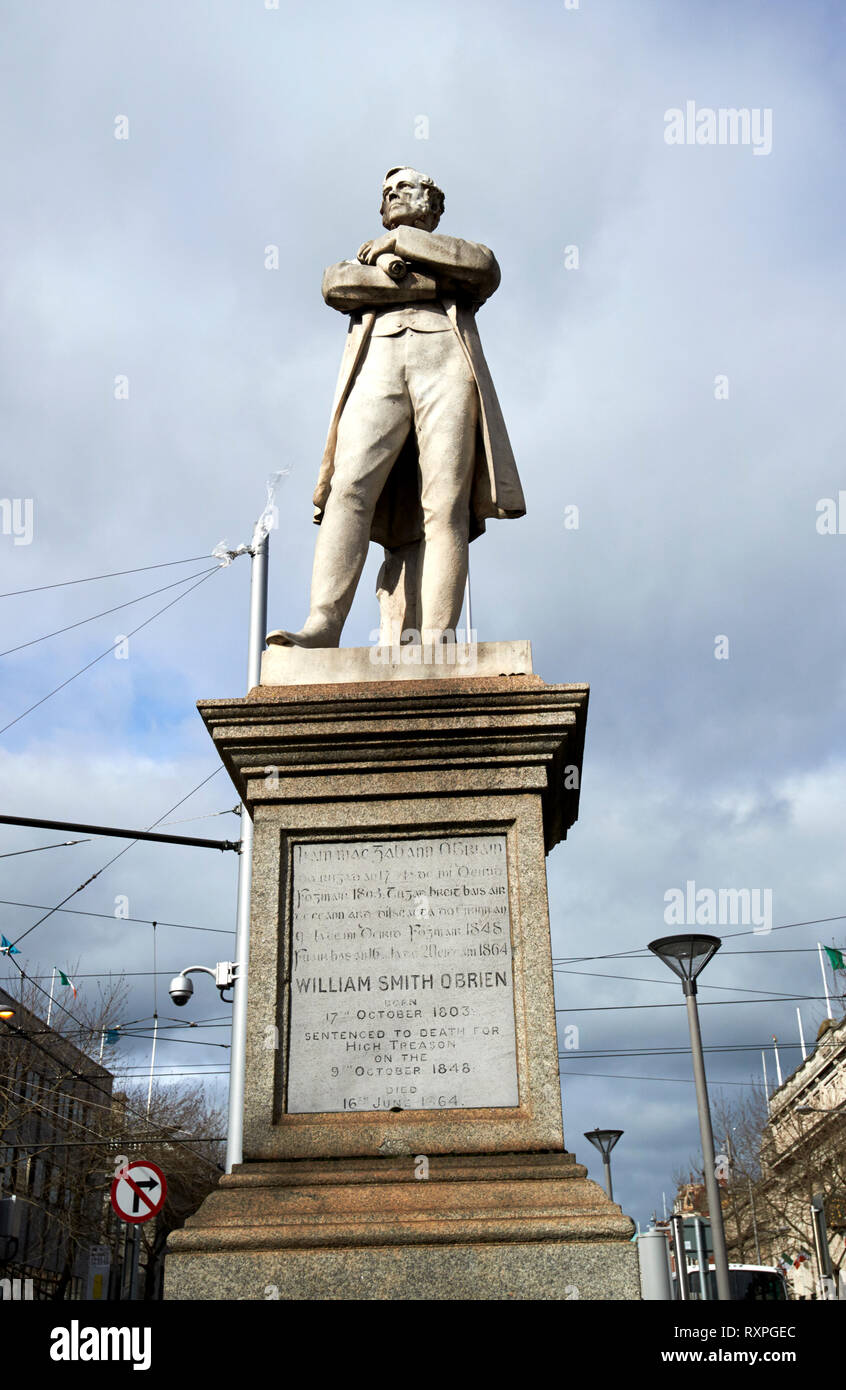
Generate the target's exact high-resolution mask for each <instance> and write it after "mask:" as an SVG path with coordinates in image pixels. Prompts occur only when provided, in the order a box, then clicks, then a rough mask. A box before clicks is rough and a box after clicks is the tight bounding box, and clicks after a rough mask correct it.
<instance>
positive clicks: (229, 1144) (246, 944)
mask: <svg viewBox="0 0 846 1390" xmlns="http://www.w3.org/2000/svg"><path fill="white" fill-rule="evenodd" d="M268 549H269V537H268V536H267V535H266V534H265V535H263V536H261V538H260V539H259V540H258V541H257V542H256V544H255V545H253V547H252V548H251V551H250V554H251V557H252V558H251V561H250V629H249V641H248V645H247V690H248V691H249V690H252V689H253V687H254V686H257V685H258V684H259V682H260V681H261V655H262V652H263V651H264V642H265V637H266V636H267V559H268ZM252 873H253V822H252V820H251V819H250V816H249V814H248V812H247V808H246V806H242V807H241V853H240V855H239V858H238V914H237V919H236V924H235V961H236V964H237V969H236V972H235V986H234V989H233V992H232V1051H231V1053H230V1057H229V1115H228V1123H227V1130H226V1134H227V1138H226V1171H227V1173H231V1172H232V1169H233V1166H234V1165H235V1164H236V1163H240V1162H241V1157H242V1147H243V1137H244V1088H245V1084H246V1054H247V963H248V961H249V958H250V889H251V887H252Z"/></svg>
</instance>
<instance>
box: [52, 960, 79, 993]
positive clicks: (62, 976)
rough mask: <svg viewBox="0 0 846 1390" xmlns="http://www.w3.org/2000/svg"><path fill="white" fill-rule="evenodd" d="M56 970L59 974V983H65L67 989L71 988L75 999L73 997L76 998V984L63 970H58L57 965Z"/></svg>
mask: <svg viewBox="0 0 846 1390" xmlns="http://www.w3.org/2000/svg"><path fill="white" fill-rule="evenodd" d="M56 970H57V972H58V976H59V983H60V984H63V985H65V986H66V987H67V988H68V989H72V990H73V997H74V999H75V998H76V985H75V984H74V982H73V980H71V979H70V978H69V977H68V976H67V975H66V974H65V972H64V970H59V967H58V965H57V966H56Z"/></svg>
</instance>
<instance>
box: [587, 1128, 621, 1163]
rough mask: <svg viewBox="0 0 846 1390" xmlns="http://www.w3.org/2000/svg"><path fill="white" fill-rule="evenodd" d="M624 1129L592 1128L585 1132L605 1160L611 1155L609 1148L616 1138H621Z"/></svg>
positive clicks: (611, 1147) (612, 1145)
mask: <svg viewBox="0 0 846 1390" xmlns="http://www.w3.org/2000/svg"><path fill="white" fill-rule="evenodd" d="M624 1133H625V1130H622V1129H592V1130H589V1131H588V1132H587V1133H586V1134H585V1138H586V1139H589V1140H590V1142H591V1143H592V1144H593V1145H594V1147H595V1148H597V1149H599V1152H600V1153H601V1154H602V1157H603V1158H604V1159H605V1160H606V1161H607V1160H608V1159H609V1158H610V1157H611V1150H612V1149H613V1147H614V1145H615V1144H616V1142H617V1140H618V1139H622V1137H623V1135H624Z"/></svg>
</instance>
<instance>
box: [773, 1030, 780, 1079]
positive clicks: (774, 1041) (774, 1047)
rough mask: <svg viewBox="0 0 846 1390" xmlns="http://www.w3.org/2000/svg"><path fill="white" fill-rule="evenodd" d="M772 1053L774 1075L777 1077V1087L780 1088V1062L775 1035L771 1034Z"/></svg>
mask: <svg viewBox="0 0 846 1390" xmlns="http://www.w3.org/2000/svg"><path fill="white" fill-rule="evenodd" d="M773 1052H774V1053H775V1064H776V1075H777V1076H778V1084H779V1086H780V1085H781V1084H782V1081H781V1061H780V1059H779V1055H778V1038H777V1037H776V1035H775V1033H773Z"/></svg>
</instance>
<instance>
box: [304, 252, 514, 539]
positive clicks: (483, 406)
mask: <svg viewBox="0 0 846 1390" xmlns="http://www.w3.org/2000/svg"><path fill="white" fill-rule="evenodd" d="M396 254H397V255H398V256H400V257H402V258H403V259H404V260H407V261H410V262H412V264H413V265H414V267H415V272H417V271H422V272H423V274H422V275H420V274H418V273H412V275H411V280H406V281H404V282H403V283H402V285H396V286H393V285H391V286H390V288H389V287H388V277H387V276H386V275H384V273H383V272H382V271H381V270H379V269H378V267H375V266H374V267H371V266H361V265H359V264H358V263H356V262H350V261H344V262H341V263H340V265H338V266H332V267H330V268H329V270H327V272H326V275H325V276H324V281H323V294H324V298H325V299H326V302H327V303H328V304H330V305H331V306H332V307H333V308H343V310H344V311H345V312H350V305H351V304H352V303H353V302H354V298H351V296H355V295H356V294H357V295H358V298H359V300H360V302H361V305H362V308H361V311H360V312H359V313H354V315H353V318H352V321H351V323H350V328H349V333H348V335H347V343H346V348H345V350H344V355H343V359H342V361H341V371H340V374H339V377H338V385H337V388H336V391H335V399H334V402H333V406H332V417H331V422H330V425H329V436H328V438H327V441H326V448H325V450H324V453H323V460H322V462H321V465H320V476H319V478H318V482H317V488H316V490H315V493H314V499H313V500H314V507H315V515H314V520H315V522H317V523H318V524H319V523H320V521H321V520H322V517H323V511H324V508H325V506H326V501H327V498H328V497H329V493H330V491H331V488H332V474H333V472H334V467H335V462H334V461H335V447H336V443H337V437H338V424H339V421H340V419H341V414H342V412H343V409H344V406H345V404H346V401H347V399H348V397H349V394H350V390H351V389H352V385H353V382H354V380H355V374H356V370H357V368H358V366H359V363H360V362H361V361H362V360H363V358H364V354H365V353H366V351H367V345H368V342H369V340H370V334H371V332H372V329H373V324H374V321H375V309H374V307H372V306H373V305H374V304H375V303H377V302H379V303H384V304H386V305H387V304H388V303H390V302H391V300H393V301H406V302H407V300H408V299H409V298H411V299H415V298H424V299H428V300H429V301H430V302H431V300H432V298H433V295H432V293H431V287H432V283H433V282H432V281H431V280H430V279H428V277H427V275H426V272H427V271H429V270H432V271H434V272H436V273H437V277H438V278H437V284H438V289H437V291H436V294H437V298H438V299H439V301H440V303H441V304H442V305H443V307H444V309H445V310H446V313H447V316H448V318H449V321H450V323H451V325H452V328H453V331H454V332H455V334H456V335H457V337H458V341H459V342H460V344H461V347H462V350H463V352H464V354H465V356H466V358H467V361H468V363H469V366H470V369H471V371H472V372H473V376H474V378H475V381H476V386H477V389H478V392H479V420H478V429H477V434H476V457H475V463H474V471H473V484H472V489H471V493H470V530H469V534H470V540H474V539H475V537H476V536H478V535H481V533H482V532H483V531H484V529H485V521H486V520H487V518H488V517H498V518H500V519H503V518H508V517H520V516H524V515H525V512H526V504H525V501H524V498H523V489H522V488H521V486H520V479H519V477H518V474H517V465H516V463H515V461H514V454H513V453H512V450H511V444H510V442H509V439H508V432H507V430H506V428H505V421H504V420H503V418H502V410H501V408H500V404H499V401H498V400H497V395H496V391H495V390H494V384H493V381H492V380H491V375H490V372H489V370H488V364H487V362H486V361H485V357H484V353H483V352H482V344H481V342H480V340H479V333H478V330H477V328H476V317H475V310H476V308H478V307H479V305H480V304H481V303H483V302H484V300H485V299H486V298H488V297H489V295H490V294H492V293H493V291H494V290H495V289H496V287H497V285H498V284H499V267H498V265H497V263H496V260H495V259H494V256H493V253H492V252H491V251H489V250H488V248H487V247H486V246H482V245H480V244H479V243H476V242H468V241H460V240H459V239H458V238H456V237H446V236H439V235H435V234H433V233H430V232H424V231H421V230H420V229H418V228H413V227H401V228H399V229H398V230H397V245H396ZM351 281H354V282H355V289H352V290H351V289H350V283H351ZM411 284H413V285H421V286H424V288H423V289H421V291H420V292H419V293H414V292H411V291H410V290H409V288H407V287H408V286H409V285H411ZM427 284H428V285H429V287H430V289H429V292H428V293H427V292H426V290H425V285H427ZM448 291H449V292H448ZM370 535H371V539H372V540H374V541H375V542H377V544H379V545H383V546H385V547H386V548H387V549H396V548H397V547H399V546H402V545H408V544H409V543H411V542H412V541H417V540H420V539H421V538H422V535H423V513H422V509H421V505H420V482H419V477H418V460H417V444H416V440H415V435H414V430H413V429H412V430H411V431H410V432H409V435H408V438H407V439H406V441H405V443H404V445H403V447H402V449H401V451H400V454H399V457H398V458H397V461H396V463H395V464H394V466H393V469H392V470H391V473H390V475H389V477H388V480H387V482H386V483H385V486H384V488H383V490H382V495H381V497H380V498H379V501H378V503H377V506H376V511H375V514H374V517H373V525H372V527H371V532H370Z"/></svg>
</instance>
